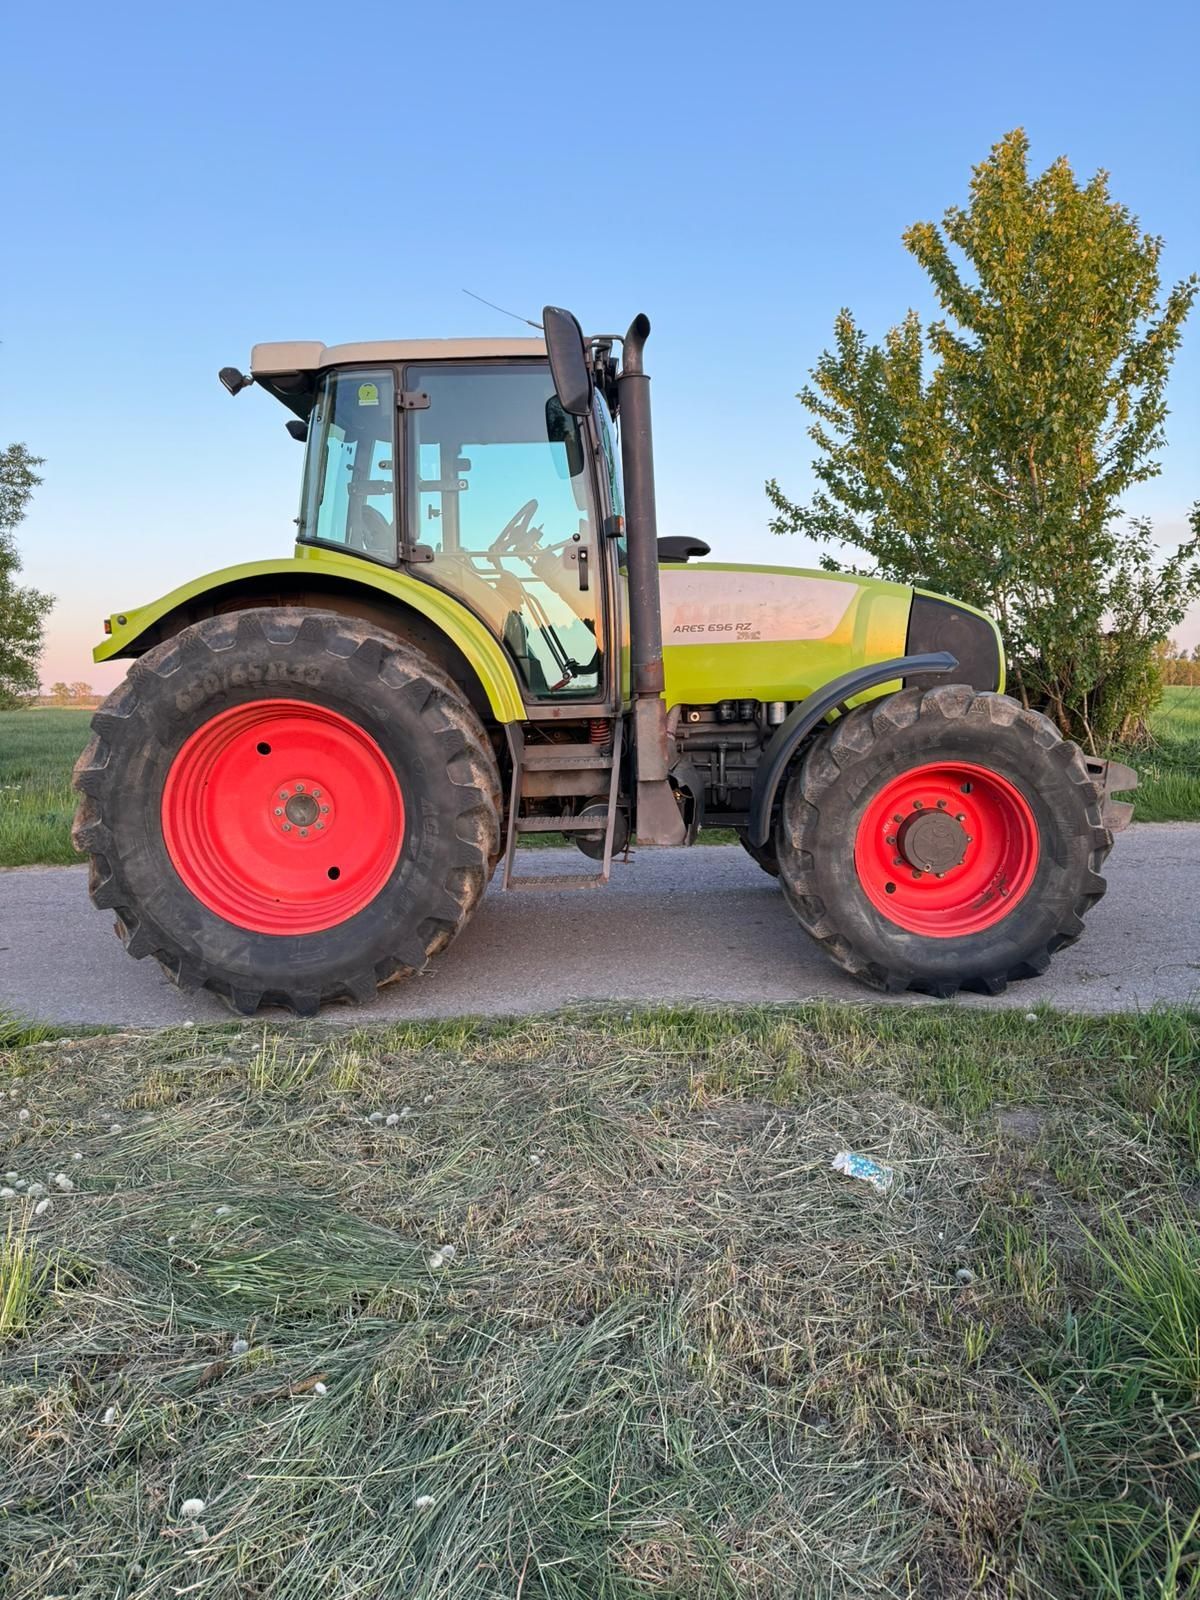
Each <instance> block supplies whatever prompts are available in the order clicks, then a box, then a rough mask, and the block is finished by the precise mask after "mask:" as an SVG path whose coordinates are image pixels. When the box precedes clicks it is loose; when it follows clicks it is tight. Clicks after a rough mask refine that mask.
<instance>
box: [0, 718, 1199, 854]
mask: <svg viewBox="0 0 1200 1600" xmlns="http://www.w3.org/2000/svg"><path fill="white" fill-rule="evenodd" d="M90 716H91V713H90V712H88V711H6V712H0V867H24V866H32V865H35V864H38V863H48V864H49V863H64V862H73V861H77V860H78V859H79V858H78V857H77V856H76V855H75V853H74V851H73V850H72V849H71V839H70V828H71V818H72V816H73V815H74V812H75V806H74V800H73V796H72V794H71V788H70V780H71V768H72V766H73V765H74V763H75V758H76V756H77V755H78V754H79V752H80V751H81V750H82V749H83V746H84V744H85V743H86V742H87V730H88V722H89V719H90ZM1125 756H1126V759H1128V760H1129V761H1130V762H1131V763H1132V764H1133V765H1134V766H1135V767H1136V768H1137V769H1138V772H1139V774H1140V775H1141V787H1140V788H1139V789H1138V791H1137V817H1138V819H1139V821H1142V822H1171V821H1197V820H1200V687H1196V688H1183V687H1175V688H1169V689H1167V690H1166V692H1165V695H1164V698H1163V702H1162V704H1161V705H1160V706H1159V708H1158V710H1157V711H1156V712H1155V715H1154V718H1153V723H1152V742H1151V744H1150V745H1149V746H1148V747H1147V748H1145V749H1141V750H1135V751H1132V752H1126V753H1125ZM701 838H702V840H704V842H705V843H713V844H723V843H727V842H729V841H730V840H732V839H733V835H732V834H731V833H729V832H728V830H724V829H721V830H711V831H709V832H706V833H703V834H701ZM527 842H528V841H526V843H527ZM536 842H537V843H543V844H561V843H562V842H563V841H562V839H561V837H560V836H559V835H548V834H544V835H541V836H540V837H539V838H537V840H536Z"/></svg>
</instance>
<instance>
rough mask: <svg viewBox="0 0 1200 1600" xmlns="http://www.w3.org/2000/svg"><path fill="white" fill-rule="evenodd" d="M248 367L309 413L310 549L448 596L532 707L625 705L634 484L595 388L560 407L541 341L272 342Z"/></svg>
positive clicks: (305, 517)
mask: <svg viewBox="0 0 1200 1600" xmlns="http://www.w3.org/2000/svg"><path fill="white" fill-rule="evenodd" d="M443 345H444V348H441V347H440V346H443ZM251 366H252V371H253V375H254V378H255V380H256V381H257V382H258V383H259V384H261V385H262V386H264V387H266V388H267V389H269V390H271V391H272V392H274V393H275V394H276V395H277V396H278V397H279V398H280V399H283V400H284V401H285V403H287V404H288V405H289V406H290V407H291V409H293V410H294V411H296V412H297V414H298V415H299V416H300V417H301V418H302V419H303V420H302V424H301V425H299V426H298V425H296V424H289V429H290V431H292V432H294V433H295V434H296V435H297V436H300V437H303V438H305V439H306V441H307V443H306V449H307V455H306V462H305V469H304V480H303V491H302V495H301V504H300V515H299V517H298V519H297V523H298V543H299V544H300V545H301V546H308V547H319V548H325V549H331V548H332V549H337V550H340V551H344V552H346V553H348V554H352V555H355V556H358V557H361V558H363V559H365V560H367V561H372V562H379V563H381V564H383V565H385V566H390V567H403V568H405V569H407V570H408V571H410V572H411V574H412V575H413V576H414V577H418V578H420V579H421V580H423V581H425V582H428V583H432V584H435V585H437V586H438V587H439V588H442V589H445V590H446V591H448V592H449V593H450V594H451V595H453V596H454V597H455V599H457V600H459V601H461V602H462V603H463V604H464V605H466V606H467V607H468V609H469V610H470V611H471V612H472V613H473V614H474V615H475V616H476V617H478V618H479V619H480V621H482V622H483V623H484V625H485V626H486V627H487V629H488V631H489V632H490V633H491V634H492V635H493V637H495V638H496V639H497V640H499V641H500V642H501V644H502V645H503V647H504V649H505V651H506V653H507V655H508V656H509V658H510V660H511V661H512V663H513V666H514V668H515V670H516V674H517V677H518V679H519V682H520V686H521V690H522V693H523V695H524V697H525V698H526V700H527V701H528V702H530V704H531V709H532V710H533V712H534V714H535V715H536V713H537V710H538V708H539V707H542V708H546V707H550V706H555V707H572V708H576V709H578V710H580V711H581V712H582V710H583V709H584V708H596V709H611V708H613V707H614V706H615V704H616V702H617V701H618V699H619V694H620V685H619V682H618V681H617V680H618V678H619V664H620V650H619V649H617V650H616V651H614V649H613V644H612V641H613V640H614V639H619V638H620V633H621V628H620V616H619V606H618V593H617V591H618V549H617V540H616V539H615V538H608V537H606V534H612V533H614V532H616V531H617V530H618V529H619V527H620V523H619V520H618V519H619V517H620V512H621V500H620V495H621V491H620V478H619V472H618V468H617V461H616V451H615V444H614V439H613V424H612V418H611V414H610V411H609V408H608V404H607V402H606V400H605V399H604V397H603V396H602V395H601V394H600V393H599V392H593V393H591V394H589V397H588V405H587V408H586V410H585V412H584V413H583V414H582V415H572V414H571V413H569V412H568V411H567V410H565V408H564V406H563V404H562V401H561V400H560V398H559V396H558V394H557V392H556V389H555V383H554V379H553V377H552V375H551V371H550V363H549V360H548V357H547V354H546V347H545V344H544V343H543V341H542V340H539V339H507V340H447V341H429V340H423V341H412V342H397V343H381V344H372V345H354V346H350V347H342V348H333V349H327V348H325V347H323V346H319V345H318V346H307V345H306V346H297V345H282V346H280V345H259V346H257V347H256V348H255V350H254V353H253V357H252V363H251Z"/></svg>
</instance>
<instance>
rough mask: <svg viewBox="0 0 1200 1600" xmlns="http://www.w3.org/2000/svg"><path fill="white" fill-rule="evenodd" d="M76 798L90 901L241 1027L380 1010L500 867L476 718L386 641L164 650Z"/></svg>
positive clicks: (110, 721) (331, 625)
mask: <svg viewBox="0 0 1200 1600" xmlns="http://www.w3.org/2000/svg"><path fill="white" fill-rule="evenodd" d="M92 726H93V730H94V732H93V738H92V740H91V743H90V744H89V745H88V747H87V749H86V750H85V751H84V753H83V755H82V756H81V757H80V760H79V763H78V766H77V767H76V772H75V785H76V788H77V789H78V791H79V792H80V794H81V796H82V800H81V804H80V807H79V812H78V815H77V817H76V821H75V834H74V837H75V842H76V846H77V848H79V849H80V850H83V851H86V852H87V853H88V855H89V856H90V857H91V892H92V898H93V900H94V901H95V903H96V904H97V905H99V906H103V907H106V908H111V909H112V910H114V911H115V912H116V919H117V924H116V925H117V931H118V933H119V934H120V935H121V937H122V939H123V940H124V941H125V944H126V947H127V948H128V949H129V951H130V953H131V954H132V955H135V956H144V955H153V956H154V957H155V958H156V959H157V960H158V961H159V962H160V963H161V964H162V966H163V967H164V968H165V969H166V971H167V972H168V974H169V975H170V977H171V978H172V980H173V981H174V982H176V983H177V984H179V985H180V986H181V987H183V988H187V989H195V988H200V987H206V988H209V989H211V990H213V991H214V992H216V993H217V994H219V995H221V996H222V997H223V998H224V999H226V1000H227V1001H228V1002H229V1003H230V1004H231V1005H232V1006H233V1008H234V1009H235V1010H237V1011H240V1012H243V1013H250V1012H253V1011H254V1010H256V1009H257V1007H258V1006H259V1005H260V1004H276V1005H284V1006H287V1007H289V1008H291V1009H292V1010H294V1011H297V1012H300V1013H302V1014H306V1015H307V1014H311V1013H312V1012H314V1011H315V1010H316V1009H317V1008H318V1006H319V1005H321V1004H322V1003H323V1002H324V1001H327V1000H333V999H338V998H353V999H366V998H369V997H370V996H371V995H372V994H373V993H374V992H375V988H376V985H377V984H379V983H382V982H385V981H386V980H387V979H389V978H392V977H396V976H401V975H404V974H406V973H409V972H412V971H414V970H416V969H418V968H420V967H421V966H422V965H423V964H424V962H425V961H426V959H427V958H428V957H429V956H431V955H433V954H435V953H436V952H437V951H438V950H440V949H443V948H444V947H445V946H446V945H447V944H448V943H449V942H450V940H451V939H452V938H453V937H454V935H455V934H456V933H457V932H458V930H459V929H460V928H461V927H462V926H463V924H464V923H465V921H466V920H467V918H468V917H469V916H470V914H471V912H472V911H473V910H474V908H475V906H476V904H477V903H478V901H479V898H480V896H481V895H482V893H483V890H484V887H485V886H486V883H487V880H488V877H489V876H490V873H491V868H492V866H493V865H494V862H495V860H496V857H497V855H498V852H499V841H500V828H499V816H500V808H501V795H500V780H499V773H498V771H497V767H496V760H495V756H494V753H493V751H492V749H491V746H490V745H489V743H488V740H487V736H486V734H485V733H484V730H483V728H482V726H481V725H480V723H479V720H478V718H477V717H476V715H475V713H474V712H473V711H472V710H471V708H470V706H469V705H468V704H467V703H466V701H465V699H464V698H463V696H462V695H461V694H460V692H459V691H458V689H457V688H456V687H455V685H454V684H453V683H452V682H451V681H450V680H449V679H448V678H447V677H446V676H445V675H444V674H443V673H442V672H441V671H440V670H439V669H438V668H437V667H435V666H434V665H433V664H432V663H431V662H430V661H429V660H428V659H427V658H426V657H425V656H423V655H422V654H421V653H420V652H419V651H417V650H415V649H413V648H412V647H411V646H409V645H406V644H404V643H402V642H401V641H400V640H399V639H397V638H395V637H394V636H392V635H390V634H388V633H386V632H384V631H383V630H381V629H379V628H377V627H374V626H371V625H368V624H366V623H362V622H358V621H356V620H354V619H348V618H345V617H338V616H334V615H332V614H330V613H325V612H313V611H308V610H305V609H300V608H272V609H264V610H255V611H243V612H237V613H234V614H233V615H230V616H224V617H214V618H210V619H208V620H206V621H204V622H200V623H197V624H195V625H194V626H193V627H191V628H188V629H186V630H185V631H184V632H183V633H181V634H179V635H178V636H177V637H175V638H173V639H171V640H169V641H168V642H167V643H165V644H163V645H160V646H159V647H158V648H157V649H155V650H152V651H151V652H149V654H147V655H146V656H143V657H142V658H141V659H140V660H139V661H137V662H135V663H134V664H133V666H132V667H131V669H130V672H129V676H128V677H127V678H126V680H125V682H124V683H123V684H122V685H121V687H120V688H119V689H118V690H117V691H116V693H115V694H113V695H111V696H110V697H109V699H108V700H107V701H106V702H105V704H104V705H103V706H102V707H101V708H100V710H99V711H98V712H97V713H96V716H95V718H94V719H93V724H92Z"/></svg>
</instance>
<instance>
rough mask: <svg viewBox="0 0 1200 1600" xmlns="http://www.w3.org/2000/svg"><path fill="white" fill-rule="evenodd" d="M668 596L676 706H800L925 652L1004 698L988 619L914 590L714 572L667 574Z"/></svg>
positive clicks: (833, 577)
mask: <svg viewBox="0 0 1200 1600" xmlns="http://www.w3.org/2000/svg"><path fill="white" fill-rule="evenodd" d="M660 589H661V595H662V626H663V647H664V651H665V656H664V664H665V669H666V697H667V703H668V705H680V704H698V705H707V704H711V703H713V702H714V701H718V700H727V699H740V698H746V699H752V700H784V701H795V700H802V699H804V698H805V697H806V696H807V695H809V694H811V693H812V692H813V690H814V689H817V688H819V687H821V686H822V685H823V684H826V683H828V682H829V681H830V680H831V679H833V678H837V677H840V676H841V675H842V674H843V673H845V672H849V671H851V670H852V669H853V668H855V667H861V666H866V665H868V664H870V663H872V662H877V661H888V660H892V659H894V658H896V657H899V656H903V655H906V654H916V653H919V652H922V651H928V650H950V651H951V652H952V653H953V654H954V655H955V656H956V657H957V658H958V660H959V662H960V665H961V667H962V673H961V675H960V674H956V676H961V681H965V682H972V683H974V684H975V686H976V687H978V688H988V689H999V688H1003V684H1004V653H1003V648H1002V645H1001V641H1000V634H999V631H998V630H997V628H996V625H995V623H994V622H993V621H992V620H991V618H990V617H987V616H985V615H984V614H983V613H982V612H980V611H976V610H975V609H974V608H973V607H970V606H963V605H959V604H958V603H957V602H955V601H952V600H947V599H944V598H942V597H941V596H936V595H927V594H925V593H924V592H923V591H916V592H915V591H914V590H912V589H910V588H909V587H907V585H905V584H899V583H885V582H882V581H880V580H878V579H874V578H861V577H857V576H855V575H853V574H850V573H834V572H821V571H811V570H806V569H803V568H795V567H759V566H734V565H726V564H725V563H720V562H708V561H706V562H704V563H702V564H679V563H672V564H670V565H667V566H663V567H661V568H660ZM894 687H895V685H885V686H884V688H883V689H881V690H879V691H876V692H879V693H883V692H887V691H888V689H890V688H894Z"/></svg>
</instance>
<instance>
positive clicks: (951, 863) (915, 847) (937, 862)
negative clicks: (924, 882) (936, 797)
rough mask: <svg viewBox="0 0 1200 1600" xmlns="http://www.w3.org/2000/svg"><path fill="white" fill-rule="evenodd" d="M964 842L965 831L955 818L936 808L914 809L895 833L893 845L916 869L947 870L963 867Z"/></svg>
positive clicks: (965, 850)
mask: <svg viewBox="0 0 1200 1600" xmlns="http://www.w3.org/2000/svg"><path fill="white" fill-rule="evenodd" d="M967 844H968V838H967V830H966V829H965V828H964V827H963V825H962V823H961V822H959V820H958V818H957V817H952V816H951V815H950V813H949V812H948V811H941V810H938V809H937V808H934V809H933V810H932V811H930V810H921V811H914V812H913V814H912V815H911V816H909V817H906V818H905V820H904V821H903V822H902V823H901V824H900V827H899V830H898V831H897V834H896V848H897V849H898V850H899V852H900V854H901V855H902V856H903V857H904V859H905V861H907V862H908V864H909V866H910V867H916V868H917V870H918V871H919V872H949V871H950V870H951V868H953V867H960V866H962V863H963V859H964V858H965V856H966V853H967Z"/></svg>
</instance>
